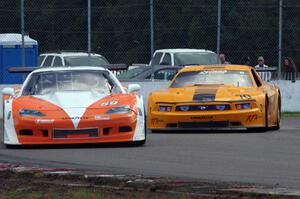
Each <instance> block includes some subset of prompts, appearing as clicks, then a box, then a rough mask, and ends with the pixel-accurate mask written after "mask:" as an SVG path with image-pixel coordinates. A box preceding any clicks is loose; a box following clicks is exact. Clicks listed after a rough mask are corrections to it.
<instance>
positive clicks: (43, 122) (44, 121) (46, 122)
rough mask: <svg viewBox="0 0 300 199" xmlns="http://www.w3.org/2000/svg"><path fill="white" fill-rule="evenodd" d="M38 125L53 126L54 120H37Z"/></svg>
mask: <svg viewBox="0 0 300 199" xmlns="http://www.w3.org/2000/svg"><path fill="white" fill-rule="evenodd" d="M36 123H37V124H53V123H54V120H51V119H37V120H36Z"/></svg>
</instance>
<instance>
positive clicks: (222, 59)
mask: <svg viewBox="0 0 300 199" xmlns="http://www.w3.org/2000/svg"><path fill="white" fill-rule="evenodd" d="M219 59H220V61H221V64H230V62H229V61H226V56H225V54H224V53H220V54H219Z"/></svg>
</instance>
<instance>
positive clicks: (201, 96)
mask: <svg viewBox="0 0 300 199" xmlns="http://www.w3.org/2000/svg"><path fill="white" fill-rule="evenodd" d="M217 90H218V89H217V88H213V89H202V88H197V89H196V90H195V93H194V96H193V101H197V102H212V101H215V99H216V93H217Z"/></svg>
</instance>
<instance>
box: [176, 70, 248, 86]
mask: <svg viewBox="0 0 300 199" xmlns="http://www.w3.org/2000/svg"><path fill="white" fill-rule="evenodd" d="M208 84H225V85H235V86H237V87H251V86H253V82H252V80H251V77H250V75H249V73H248V72H247V71H239V70H201V71H189V72H182V73H180V74H178V76H177V77H176V79H175V81H174V82H173V83H172V85H171V88H180V87H185V86H198V85H208Z"/></svg>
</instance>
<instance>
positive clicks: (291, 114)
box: [282, 112, 300, 117]
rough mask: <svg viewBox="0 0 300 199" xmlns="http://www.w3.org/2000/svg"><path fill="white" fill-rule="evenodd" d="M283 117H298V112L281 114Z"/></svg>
mask: <svg viewBox="0 0 300 199" xmlns="http://www.w3.org/2000/svg"><path fill="white" fill-rule="evenodd" d="M282 116H283V117H300V112H283V113H282Z"/></svg>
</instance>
